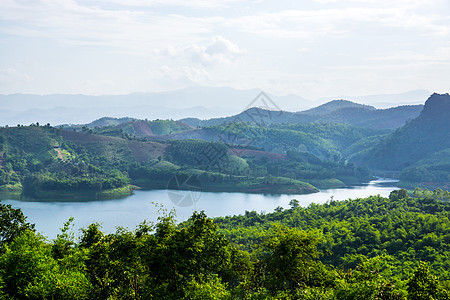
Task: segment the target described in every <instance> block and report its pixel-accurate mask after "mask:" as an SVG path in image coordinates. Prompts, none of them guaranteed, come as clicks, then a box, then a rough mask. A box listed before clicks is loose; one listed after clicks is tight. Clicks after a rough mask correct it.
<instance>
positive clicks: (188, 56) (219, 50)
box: [156, 35, 246, 66]
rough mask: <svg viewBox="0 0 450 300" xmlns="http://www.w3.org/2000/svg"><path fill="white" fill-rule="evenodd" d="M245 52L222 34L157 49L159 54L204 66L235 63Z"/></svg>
mask: <svg viewBox="0 0 450 300" xmlns="http://www.w3.org/2000/svg"><path fill="white" fill-rule="evenodd" d="M245 52H246V51H245V50H244V49H241V48H239V46H238V45H236V44H235V43H233V42H231V41H230V40H228V39H226V38H224V37H223V36H220V35H219V36H214V37H212V38H211V39H209V40H207V41H205V42H202V43H199V44H192V45H189V46H187V47H185V48H181V49H176V48H174V47H172V46H168V47H167V48H165V49H164V50H157V51H156V53H157V54H160V55H163V56H168V57H170V58H172V59H177V60H185V61H190V62H193V63H196V64H202V65H204V66H209V65H213V64H217V63H220V64H234V63H235V62H236V60H237V59H238V58H239V57H240V56H241V55H242V54H244V53H245Z"/></svg>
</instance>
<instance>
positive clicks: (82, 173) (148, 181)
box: [0, 122, 370, 198]
mask: <svg viewBox="0 0 450 300" xmlns="http://www.w3.org/2000/svg"><path fill="white" fill-rule="evenodd" d="M156 124H158V122H156ZM161 124H167V123H166V122H162V123H161ZM162 128H166V127H162ZM83 131H84V132H77V131H73V130H63V129H58V128H53V127H51V126H49V125H45V126H39V124H33V125H32V126H18V127H9V128H1V129H0V147H1V148H0V151H1V158H2V159H1V160H0V176H1V177H0V180H1V181H0V189H1V190H2V191H10V192H13V191H16V192H21V193H22V195H23V196H27V197H32V198H46V197H50V198H51V197H74V196H75V197H78V196H80V197H95V198H101V197H109V196H119V195H126V194H130V193H131V191H130V187H129V186H128V185H129V184H134V185H137V186H139V187H142V188H158V189H166V188H168V187H169V188H176V189H179V188H181V189H184V188H188V187H183V186H178V187H177V186H174V187H172V186H169V182H170V181H171V178H172V177H174V176H177V177H178V180H179V181H180V182H184V181H185V180H187V179H188V178H191V177H192V176H194V177H195V178H197V181H199V182H200V183H201V186H199V187H198V188H201V189H202V190H205V191H241V192H256V193H261V192H271V193H294V194H295V193H299V194H301V193H311V192H317V191H318V190H317V188H316V187H319V188H324V187H338V186H343V185H345V184H346V182H347V183H350V182H360V181H365V180H368V179H370V175H369V173H368V170H367V169H365V168H358V167H355V166H354V165H353V164H349V163H345V162H343V161H340V160H338V159H334V160H323V159H320V158H319V157H317V156H315V155H313V154H310V153H308V152H306V151H305V149H300V150H289V151H287V152H286V153H284V154H278V155H275V154H273V153H270V152H267V151H264V150H263V149H259V148H257V147H255V146H252V145H234V144H228V143H223V142H212V141H211V142H206V141H201V140H182V141H176V140H175V141H160V142H154V141H150V140H148V139H138V138H132V137H130V136H129V135H125V136H123V137H112V136H107V135H97V134H94V133H93V131H92V130H90V129H88V130H83ZM325 131H326V130H325ZM355 138H356V139H358V138H359V136H358V135H356V137H355ZM309 139H310V140H311V141H313V139H312V137H309ZM350 139H351V138H350ZM293 149H295V148H293ZM328 158H331V159H333V157H332V156H331V155H330V154H328ZM132 188H133V187H132ZM73 193H76V195H74V194H73Z"/></svg>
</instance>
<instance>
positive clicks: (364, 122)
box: [180, 100, 423, 129]
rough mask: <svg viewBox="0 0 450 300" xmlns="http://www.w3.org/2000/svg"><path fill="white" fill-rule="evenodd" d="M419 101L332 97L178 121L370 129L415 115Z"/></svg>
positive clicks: (396, 123) (399, 122) (387, 126)
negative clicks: (292, 108) (301, 105)
mask: <svg viewBox="0 0 450 300" xmlns="http://www.w3.org/2000/svg"><path fill="white" fill-rule="evenodd" d="M422 109H423V106H422V105H405V106H399V107H394V108H389V109H375V108H374V107H372V106H368V105H363V104H358V103H354V102H351V101H346V100H334V101H331V102H328V103H325V104H323V105H320V106H318V107H315V108H312V109H309V110H306V111H300V112H288V111H271V110H267V109H262V108H256V107H252V108H249V109H247V110H246V111H244V112H242V113H239V114H237V115H234V116H229V117H224V118H213V119H209V120H199V119H195V118H186V119H181V120H180V121H182V122H184V123H186V124H189V125H191V126H193V127H198V126H202V127H205V126H214V125H222V124H225V123H230V122H246V123H253V124H258V125H260V126H261V125H263V126H265V125H270V124H283V123H285V124H287V123H289V124H307V123H311V122H320V123H339V124H348V125H353V126H358V127H364V128H373V129H395V128H398V127H401V126H403V125H404V124H405V123H406V122H407V121H408V120H410V119H413V118H415V117H417V116H418V115H419V114H420V112H421V110H422Z"/></svg>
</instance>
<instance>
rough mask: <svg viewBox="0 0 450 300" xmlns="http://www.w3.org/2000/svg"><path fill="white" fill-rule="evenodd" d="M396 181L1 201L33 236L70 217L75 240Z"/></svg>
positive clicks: (51, 234)
mask: <svg viewBox="0 0 450 300" xmlns="http://www.w3.org/2000/svg"><path fill="white" fill-rule="evenodd" d="M395 182H397V181H396V180H389V179H386V180H381V179H380V180H375V181H371V182H370V183H368V184H366V185H360V186H352V187H348V188H339V189H329V190H322V191H321V192H319V193H314V194H308V195H264V194H245V193H210V192H195V193H194V192H189V191H173V190H172V191H168V190H150V191H142V190H141V191H135V192H134V195H131V196H128V197H125V198H122V199H114V200H99V201H74V202H71V201H67V200H61V201H55V200H52V201H42V200H40V201H39V202H38V201H22V200H11V199H6V200H2V201H1V202H2V203H3V204H11V205H12V206H13V207H14V208H21V209H22V211H23V212H24V214H25V215H26V216H27V217H28V221H29V222H30V223H34V224H36V229H37V231H38V232H41V233H42V234H43V235H44V236H47V237H48V238H50V239H53V238H55V237H56V235H57V234H58V233H59V232H60V230H59V228H61V227H62V226H63V223H64V222H66V221H67V220H68V219H69V218H70V217H71V216H72V217H74V219H75V221H74V228H75V234H76V236H77V235H78V234H79V229H80V228H85V227H87V226H88V225H89V224H92V223H93V222H99V223H101V224H102V226H103V231H104V232H106V233H111V232H114V231H115V228H116V226H123V227H127V228H128V229H134V228H135V227H136V226H137V225H138V224H139V223H141V222H142V221H143V220H144V219H145V220H147V221H157V218H158V216H160V215H161V207H163V208H164V209H166V210H171V209H175V210H176V219H177V220H178V221H183V220H186V219H188V218H189V217H190V216H191V215H192V212H193V211H195V210H198V211H200V210H204V211H205V213H206V214H207V215H208V216H209V217H218V216H227V215H238V214H243V213H245V211H246V210H248V211H252V210H255V211H257V212H262V211H263V212H273V210H274V209H275V208H276V207H278V206H281V207H283V208H289V207H290V206H289V202H290V201H291V200H292V199H297V200H298V201H299V202H300V205H301V206H305V207H306V206H308V205H309V204H310V203H318V204H320V203H325V202H327V201H328V200H330V199H331V198H333V199H334V200H346V199H355V198H363V197H367V196H370V195H378V194H379V195H381V196H385V197H386V196H388V195H389V193H390V192H391V191H393V190H396V189H398V188H397V187H395V186H394V184H395ZM177 204H178V205H177ZM179 204H181V205H183V206H180V205H179Z"/></svg>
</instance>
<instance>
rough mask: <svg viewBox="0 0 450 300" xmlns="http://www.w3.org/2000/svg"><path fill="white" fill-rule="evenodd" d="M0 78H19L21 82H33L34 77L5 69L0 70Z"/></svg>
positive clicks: (12, 69)
mask: <svg viewBox="0 0 450 300" xmlns="http://www.w3.org/2000/svg"><path fill="white" fill-rule="evenodd" d="M0 76H1V77H3V78H18V79H20V80H26V81H29V80H32V77H31V76H30V75H28V74H26V73H22V72H19V71H17V70H16V69H14V68H3V69H0Z"/></svg>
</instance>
